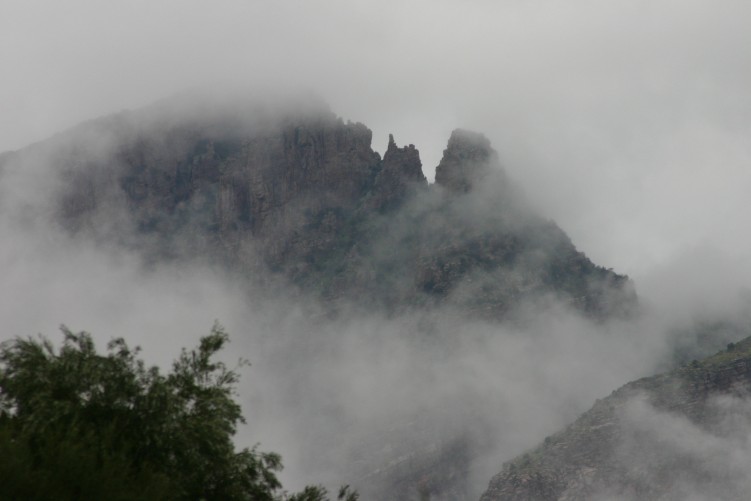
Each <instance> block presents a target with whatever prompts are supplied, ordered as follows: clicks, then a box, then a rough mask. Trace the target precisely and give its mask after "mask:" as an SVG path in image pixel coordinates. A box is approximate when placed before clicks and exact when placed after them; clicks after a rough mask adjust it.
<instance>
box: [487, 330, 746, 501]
mask: <svg viewBox="0 0 751 501" xmlns="http://www.w3.org/2000/svg"><path fill="white" fill-rule="evenodd" d="M750 390H751V337H748V338H745V339H744V340H743V341H741V342H738V343H730V344H728V346H727V349H726V350H723V351H721V352H719V353H717V354H715V355H713V356H710V357H707V358H705V359H703V360H701V361H697V360H693V361H692V362H690V363H688V364H686V365H684V366H682V367H679V368H677V369H675V370H673V371H671V372H668V373H665V374H661V375H658V376H653V377H647V378H643V379H639V380H637V381H634V382H631V383H629V384H627V385H625V386H623V387H622V388H620V389H618V390H616V391H614V392H613V394H612V395H610V396H609V397H607V398H604V399H602V400H598V401H597V403H596V404H595V405H594V406H593V407H592V408H591V409H590V410H589V411H587V412H586V413H584V414H583V415H582V416H581V417H580V418H579V419H577V420H576V421H575V422H574V423H573V424H571V425H570V426H568V427H567V428H566V429H565V430H563V431H561V432H559V433H556V434H554V435H551V436H549V437H547V438H546V439H545V441H544V443H542V444H541V445H540V446H538V447H537V448H535V449H533V450H531V451H529V452H528V453H526V454H524V455H522V456H520V457H518V458H516V459H514V460H513V461H510V462H508V463H506V464H504V465H503V470H502V471H501V472H500V473H499V474H498V475H496V476H495V477H494V478H493V479H492V480H491V482H490V486H489V488H488V490H487V491H486V492H485V493H484V494H483V496H482V498H481V499H482V501H501V500H509V501H510V500H532V499H534V500H539V501H546V500H569V499H596V500H599V499H602V500H606V499H618V500H637V499H638V500H645V499H660V500H668V499H696V500H710V499H722V500H735V499H737V500H740V499H748V488H749V480H748V479H749V475H748V473H749V470H748V468H749V464H751V463H749V458H750V457H751V455H750V454H749V452H751V449H750V448H749V437H748V429H749V425H750V424H751V422H750V421H749V415H750V414H749V404H748V395H749V391H750Z"/></svg>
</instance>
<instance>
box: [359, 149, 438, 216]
mask: <svg viewBox="0 0 751 501" xmlns="http://www.w3.org/2000/svg"><path fill="white" fill-rule="evenodd" d="M427 184H428V181H427V179H426V178H425V175H424V174H423V173H422V162H421V161H420V152H419V151H418V150H417V148H415V145H414V144H410V145H408V146H405V147H403V148H399V147H398V146H397V145H396V142H395V141H394V136H393V134H389V145H388V148H387V149H386V153H385V154H384V155H383V161H382V163H381V171H380V172H379V173H378V177H377V178H376V180H375V184H374V188H373V196H372V198H371V199H370V201H369V205H370V207H371V208H375V209H379V210H383V209H388V208H390V207H394V206H396V205H398V204H399V203H400V202H401V201H402V200H404V198H405V197H406V196H407V193H408V192H409V190H410V189H414V188H415V187H417V186H427Z"/></svg>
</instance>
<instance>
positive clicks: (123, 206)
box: [0, 96, 636, 319]
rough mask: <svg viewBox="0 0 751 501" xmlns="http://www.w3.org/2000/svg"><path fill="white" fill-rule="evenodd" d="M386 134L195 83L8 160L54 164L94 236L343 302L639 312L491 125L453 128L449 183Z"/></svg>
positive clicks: (81, 229)
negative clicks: (523, 188)
mask: <svg viewBox="0 0 751 501" xmlns="http://www.w3.org/2000/svg"><path fill="white" fill-rule="evenodd" d="M371 140H372V132H371V131H370V130H369V129H368V128H367V127H366V126H365V125H363V124H360V123H351V122H346V123H345V122H344V121H343V120H342V119H340V118H338V117H337V116H336V115H334V114H333V113H332V112H331V111H330V110H328V108H327V107H326V106H325V105H324V104H322V103H320V102H319V101H317V100H315V99H307V100H306V99H302V100H284V101H282V102H275V101H269V100H262V99H255V100H254V99H247V100H243V101H241V102H227V101H221V100H213V101H212V100H205V99H198V98H196V97H195V96H183V97H180V98H173V99H168V100H165V101H162V102H160V103H157V104H156V105H153V106H151V107H147V108H144V109H141V110H136V111H130V112H122V113H120V114H116V115H113V116H109V117H105V118H102V119H97V120H93V121H91V122H88V123H85V124H82V125H81V126H79V127H77V128H74V129H72V130H70V131H67V132H66V133H63V134H60V135H58V136H56V137H54V138H52V139H50V140H47V141H43V142H41V143H38V144H35V145H32V146H30V147H28V148H26V149H25V150H21V151H18V152H13V153H10V154H6V155H4V156H2V157H0V173H2V172H6V174H7V173H8V171H13V170H18V169H21V170H23V169H34V168H37V164H40V163H47V164H50V165H52V168H51V169H50V171H49V173H48V174H47V175H48V176H50V177H51V178H52V181H50V183H49V184H51V185H53V186H54V189H51V190H50V192H49V193H48V194H46V195H45V197H44V198H45V200H46V203H47V204H48V207H47V209H46V212H45V213H46V214H49V213H52V214H54V218H55V219H56V220H57V222H58V223H59V224H60V225H62V226H63V227H64V228H65V229H66V230H67V231H69V232H71V233H73V234H75V235H77V236H81V237H86V238H92V239H94V240H96V241H99V242H106V243H108V244H111V243H112V242H117V244H118V245H123V246H126V247H129V248H133V249H138V251H139V252H140V253H141V254H142V255H143V256H144V258H145V259H146V260H147V261H148V262H158V261H159V260H165V259H167V260H174V259H202V260H204V261H208V262H211V263H213V264H215V265H216V264H219V265H221V266H224V267H226V268H227V269H229V270H231V271H232V272H233V273H240V274H243V275H245V276H247V277H248V279H249V280H250V281H252V282H254V283H259V284H265V285H266V286H267V287H269V288H270V289H271V288H272V286H274V284H277V285H278V284H283V285H282V287H283V288H284V291H285V292H284V293H285V294H291V292H290V291H292V290H294V291H296V294H301V295H304V296H306V297H311V296H312V297H316V298H319V299H323V300H324V301H325V302H326V303H327V304H329V305H338V304H342V303H346V304H350V305H352V304H356V305H360V306H364V307H366V308H369V309H372V308H381V309H383V310H384V311H389V312H396V311H399V310H404V309H407V308H425V307H427V308H430V307H434V306H442V307H447V306H448V307H454V308H457V309H458V310H459V311H461V312H463V313H464V314H468V315H473V316H481V317H483V318H494V319H501V318H508V317H509V316H510V315H512V314H513V312H514V310H515V309H517V308H518V307H519V306H520V305H522V304H524V303H528V302H529V301H532V300H534V301H540V300H542V301H546V300H550V299H555V300H560V301H563V302H564V303H566V304H569V305H571V306H572V307H573V308H575V309H578V310H579V311H581V312H583V313H585V314H586V315H589V316H592V317H595V318H606V317H608V316H612V315H625V314H628V312H630V311H632V310H633V308H634V306H635V304H636V296H635V294H634V292H633V288H632V286H631V284H630V281H629V280H628V279H627V277H625V276H622V275H618V274H616V273H614V272H613V271H612V270H609V269H605V268H603V267H600V266H597V265H595V264H594V263H592V262H591V261H590V260H589V259H588V258H587V257H586V256H585V255H584V254H583V253H582V252H580V251H578V250H577V249H576V247H575V246H574V245H573V243H572V242H571V241H570V239H569V238H568V237H567V235H566V234H565V233H564V232H563V231H562V230H561V229H560V228H558V226H556V224H555V223H553V222H551V221H549V220H547V219H545V218H543V217H540V216H539V215H537V214H536V213H535V212H534V211H533V210H531V209H530V208H529V207H527V205H526V203H525V202H524V201H523V199H522V197H521V196H520V195H519V190H518V188H517V187H515V186H514V185H513V183H512V182H511V181H510V180H509V179H508V177H507V175H506V173H505V172H504V170H503V168H502V167H501V165H500V162H499V159H498V155H497V153H496V152H495V151H494V150H493V149H492V147H491V146H490V143H489V141H488V140H487V139H486V138H485V137H484V136H482V135H481V134H477V133H474V132H469V131H464V130H456V131H454V132H453V133H452V134H451V137H450V138H449V141H448V145H447V147H446V149H445V150H444V154H443V158H442V160H441V162H440V164H439V165H438V166H437V168H436V176H435V179H436V182H435V183H434V184H429V183H428V182H427V181H426V178H425V176H424V174H423V172H422V165H421V161H420V157H419V152H418V150H417V149H416V148H415V147H414V146H413V145H411V144H410V145H408V146H404V147H399V146H397V144H396V142H395V140H394V138H393V137H390V138H389V143H388V148H387V150H386V152H385V153H384V155H383V157H381V156H380V155H379V154H378V153H377V152H375V151H374V150H373V149H372V147H371ZM290 286H291V287H290ZM332 307H333V306H332Z"/></svg>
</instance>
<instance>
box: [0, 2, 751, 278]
mask: <svg viewBox="0 0 751 501" xmlns="http://www.w3.org/2000/svg"><path fill="white" fill-rule="evenodd" d="M749 20H751V2H748V1H741V0H739V1H734V0H723V1H716V0H715V1H711V0H704V1H700V0H674V1H668V0H612V1H608V2H602V1H597V0H569V1H566V2H561V1H552V0H551V1H545V0H530V1H521V0H494V1H490V0H462V1H458V0H457V1H451V0H418V1H389V0H385V1H384V0H379V1H372V0H346V1H345V0H331V1H313V0H308V1H287V0H273V1H271V0H268V1H254V0H242V1H214V2H206V1H193V0H179V1H178V0H175V1H153V0H150V1H135V0H129V1H121V2H115V1H109V2H101V1H94V0H91V1H84V0H68V1H66V2H53V1H29V0H24V1H17V0H3V1H2V2H0V68H2V70H0V74H1V75H2V79H0V151H2V150H8V149H16V148H20V147H23V146H24V145H26V144H28V143H30V142H33V141H36V140H39V139H43V138H45V137H47V136H49V135H51V134H53V133H55V132H57V131H60V130H62V129H64V128H66V127H69V126H72V125H75V124H76V123H78V122H80V121H82V120H85V119H87V118H93V117H96V116H101V115H104V114H108V113H111V112H115V111H118V110H121V109H124V108H133V107H139V106H143V105H146V104H148V103H150V102H152V101H154V100H157V99H159V98H161V97H164V96H168V95H170V94H172V93H175V92H178V91H180V90H183V89H185V88H191V87H194V86H205V85H213V84H216V83H220V82H221V83H226V82H230V83H234V84H248V85H254V84H256V83H258V82H259V81H260V82H262V83H266V84H268V83H271V84H273V85H282V84H283V85H287V86H293V87H294V86H301V87H304V88H309V89H312V90H313V91H315V92H317V93H319V94H320V95H322V96H323V97H324V98H325V99H326V100H327V101H328V102H329V103H330V105H331V107H332V109H333V110H334V111H335V112H336V113H338V114H339V115H341V116H342V117H343V118H345V119H351V120H354V121H361V122H364V123H365V124H367V125H368V126H369V127H371V128H372V129H373V131H374V147H375V149H376V150H378V151H380V152H383V150H384V149H385V146H386V143H387V138H388V133H390V132H393V133H394V135H395V138H396V141H397V143H398V144H404V143H414V144H415V145H416V146H417V147H418V149H419V150H420V152H421V156H422V159H423V163H424V166H425V171H426V174H427V175H428V177H429V178H431V177H432V175H433V174H432V172H433V169H434V167H435V165H436V164H437V162H438V160H439V159H440V156H441V152H442V149H443V148H444V147H445V143H446V140H447V138H448V135H449V133H450V131H451V130H452V129H453V128H455V127H466V128H472V129H476V130H479V131H481V132H483V133H485V134H486V135H487V136H488V137H489V138H490V139H491V141H492V142H493V144H494V146H495V147H496V149H497V150H498V151H499V153H500V155H501V158H502V159H503V161H504V163H505V165H506V168H507V170H508V171H509V173H510V175H511V176H512V177H513V178H514V179H516V180H517V181H518V182H519V184H520V185H521V186H523V188H524V189H525V191H526V192H527V193H528V195H529V196H530V197H531V198H532V199H533V200H534V201H536V202H537V203H538V204H540V205H541V206H542V208H543V210H544V211H545V212H546V213H547V215H549V216H550V217H552V218H553V219H555V220H556V221H557V222H558V223H559V224H560V225H561V226H562V227H563V228H564V229H565V230H566V231H567V232H568V233H569V234H570V235H571V236H572V239H573V241H574V242H575V244H576V245H577V246H578V247H579V248H580V249H581V250H583V251H585V252H586V253H587V254H588V255H590V256H591V257H592V258H593V259H594V260H595V261H596V262H597V263H598V264H601V265H603V266H606V267H613V268H615V269H616V270H617V271H620V272H624V273H628V274H629V275H631V276H633V277H635V278H636V279H637V287H639V284H640V282H641V283H642V284H648V282H649V281H650V280H651V281H652V282H655V281H657V282H663V281H664V280H665V277H668V278H669V277H670V273H671V272H670V269H669V268H666V266H668V265H669V264H670V263H675V262H677V261H679V260H683V261H682V262H685V263H688V264H689V265H690V266H691V267H695V268H696V269H697V270H699V271H700V273H698V274H697V277H696V278H695V279H694V280H695V281H697V282H698V284H705V283H706V282H707V281H712V280H713V277H714V276H715V274H716V273H717V272H718V271H717V270H716V269H715V268H716V266H717V264H718V263H720V262H721V263H724V265H723V267H722V269H724V270H725V271H724V272H723V273H725V274H726V275H727V276H724V278H728V276H729V277H730V278H731V279H732V280H733V281H735V282H737V284H738V285H742V284H743V283H745V280H746V279H747V278H748V272H749V270H750V267H749V265H748V264H749V256H751V237H749V232H748V223H747V214H748V209H749V203H750V202H749V197H748V195H747V194H748V193H749V192H751V134H749V133H750V132H751V30H749V29H748V28H749ZM685 269H686V268H685V267H682V268H680V270H681V271H680V274H681V275H682V276H683V275H685ZM673 272H674V273H678V271H676V270H675V269H674V270H673ZM719 272H722V270H719ZM654 277H659V278H658V279H655V278H654ZM724 284H725V282H723V286H724ZM642 287H648V285H643V286H642Z"/></svg>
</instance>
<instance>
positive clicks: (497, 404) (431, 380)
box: [0, 131, 743, 499]
mask: <svg viewBox="0 0 751 501" xmlns="http://www.w3.org/2000/svg"><path fill="white" fill-rule="evenodd" d="M122 133H123V131H119V132H118V134H122ZM124 133H125V134H128V132H127V131H125V132H124ZM64 139H65V138H64V137H63V138H61V139H60V140H64ZM85 139H86V143H87V144H89V145H94V146H95V147H96V148H98V149H100V150H101V151H100V152H99V153H97V154H101V155H103V156H105V157H106V155H107V154H108V152H109V148H110V144H111V141H112V140H113V139H112V138H111V137H109V136H107V134H106V133H105V134H104V135H101V134H98V135H96V136H94V137H88V138H85ZM24 158H25V160H24V162H25V163H24V164H23V165H21V166H19V165H17V164H15V163H14V161H10V162H8V163H6V165H5V167H4V170H3V172H2V173H1V174H0V176H1V177H0V193H2V198H0V200H2V221H1V222H0V231H1V232H2V234H1V237H2V241H3V242H4V243H5V244H4V246H3V248H2V250H1V252H0V269H2V270H4V274H5V275H4V280H3V282H2V291H1V292H0V295H1V297H2V301H0V315H1V316H2V318H3V319H4V320H5V325H6V334H5V335H4V337H5V338H9V337H11V336H15V335H33V334H35V333H37V332H41V333H44V334H45V335H47V336H50V337H52V338H53V339H54V331H55V330H56V327H57V325H59V324H60V323H65V324H66V325H67V326H69V327H70V328H72V329H73V330H79V329H82V330H87V331H90V332H92V333H93V334H94V336H95V338H96V339H97V340H98V342H99V345H100V346H104V344H105V343H106V341H108V340H109V339H110V338H112V337H120V336H121V337H124V338H125V339H126V340H128V342H129V343H131V344H133V345H135V344H138V345H141V346H142V347H143V348H144V356H145V358H146V359H147V361H150V362H153V363H158V364H160V365H167V364H168V363H169V362H170V361H171V359H172V357H174V356H175V355H176V353H177V351H178V350H179V348H180V347H182V346H190V345H192V344H195V342H196V340H197V339H198V337H200V336H201V335H204V334H205V333H207V332H208V330H209V328H210V326H211V324H212V322H213V320H214V319H218V320H220V321H221V322H222V323H223V324H224V325H225V326H226V328H227V330H228V331H229V332H230V333H231V335H232V340H233V341H232V345H231V351H230V352H228V353H227V354H225V356H226V357H227V359H228V361H229V362H232V360H233V358H237V357H243V358H247V359H248V360H250V362H251V363H252V367H251V368H250V369H247V370H245V372H244V374H243V381H242V384H241V387H240V400H241V402H242V404H243V408H244V413H245V416H246V417H247V419H248V426H247V427H245V428H244V429H242V430H241V433H240V435H239V436H238V442H239V443H240V444H241V445H243V446H245V445H252V444H254V443H256V442H261V444H262V447H263V448H264V449H267V450H275V451H278V452H280V453H281V454H282V455H283V457H284V460H285V464H286V470H285V473H284V474H283V478H284V479H285V485H288V486H289V487H290V488H291V489H293V490H294V489H296V488H298V487H300V486H302V485H305V484H308V483H311V482H324V483H326V484H327V485H330V486H334V485H338V484H341V483H351V484H353V485H355V486H357V487H360V488H361V489H364V492H366V493H367V492H368V489H369V488H371V489H372V488H378V486H380V485H381V484H379V482H382V481H383V479H382V478H380V477H378V475H374V471H378V470H379V469H380V470H383V471H390V472H392V473H393V472H397V473H398V471H399V468H401V467H402V466H401V465H404V466H405V467H406V468H409V467H412V466H413V464H414V461H417V460H419V459H420V458H419V454H420V453H423V452H424V451H432V450H441V449H442V448H450V447H451V446H452V444H453V443H454V441H456V440H457V437H458V439H461V443H462V444H468V445H467V449H466V450H464V449H462V453H463V454H466V455H467V460H468V464H469V472H468V474H467V478H466V482H465V484H463V485H462V486H461V487H462V488H464V489H466V495H467V496H468V498H470V499H471V498H476V497H478V496H479V494H480V493H481V492H482V491H483V490H484V488H485V486H486V485H487V481H488V479H489V478H490V477H491V476H492V475H493V474H494V473H496V472H497V471H498V469H499V468H500V465H501V464H502V462H503V461H506V460H509V459H511V458H513V457H515V456H516V455H518V454H519V453H521V452H523V451H524V450H526V449H528V448H529V447H531V446H533V445H535V444H536V443H537V442H539V440H540V438H541V437H544V436H546V435H548V434H550V433H552V432H554V431H555V430H557V429H559V428H560V427H562V426H563V425H565V424H567V423H568V422H570V421H572V420H573V419H575V418H576V417H577V416H578V415H579V414H580V413H581V412H583V411H584V410H586V409H587V408H588V407H589V406H590V405H591V403H592V401H593V400H594V399H595V398H597V397H600V396H602V395H605V394H607V393H608V392H610V391H611V390H612V389H614V388H616V387H618V386H620V385H621V384H623V383H624V382H626V381H629V380H632V379H635V378H637V377H639V376H643V375H648V374H652V373H654V372H656V371H657V370H658V369H661V368H664V367H667V366H669V364H670V363H671V357H672V352H673V350H674V348H675V346H676V343H677V341H676V339H678V340H680V339H684V338H681V337H680V336H678V338H676V336H677V334H676V329H678V332H684V331H685V329H686V328H687V327H690V326H691V325H692V323H693V322H694V320H695V319H694V318H692V317H691V315H689V314H688V312H689V311H692V310H691V309H692V308H693V306H692V305H693V303H692V301H697V298H699V299H701V296H696V295H687V299H684V298H682V297H681V296H677V297H674V298H672V299H671V301H670V302H669V303H668V302H666V303H667V304H669V305H670V306H671V307H670V308H660V306H661V305H660V304H656V305H649V304H647V305H645V308H644V311H643V314H642V315H641V316H640V317H638V318H635V319H631V320H623V319H621V320H613V321H610V322H607V323H604V322H602V321H594V320H591V319H587V318H584V317H583V316H581V314H580V313H578V312H576V311H573V310H571V309H570V308H569V307H568V306H566V305H564V304H558V303H557V302H555V301H552V300H550V298H545V300H544V301H540V302H533V303H530V304H525V305H523V307H522V308H520V310H519V311H520V313H519V314H518V315H517V316H516V317H515V318H514V321H513V322H507V323H504V324H499V323H491V322H487V321H481V320H472V319H467V318H466V316H461V315H458V314H457V312H456V311H454V310H452V309H450V308H448V309H445V310H440V309H438V310H425V311H414V312H408V313H403V314H400V315H398V316H393V315H386V314H384V313H380V312H379V311H363V309H361V308H352V309H349V308H348V307H346V305H345V306H344V307H342V308H341V309H340V311H338V314H337V315H336V316H335V317H332V316H331V315H330V314H329V313H328V311H327V310H328V308H327V306H326V305H324V304H320V303H318V302H317V301H315V300H312V299H306V298H304V297H300V296H299V295H297V294H296V295H294V297H290V296H288V295H285V294H284V290H283V289H282V290H281V292H282V293H281V294H279V293H278V292H279V290H277V289H274V292H272V293H270V292H269V291H268V290H264V289H262V288H258V287H256V286H253V285H252V284H251V285H249V284H248V283H247V282H246V281H245V280H243V279H242V277H240V276H237V275H233V274H231V273H228V272H227V270H225V269H222V268H221V267H217V266H214V265H212V264H211V263H207V262H203V261H191V262H190V263H189V265H186V264H185V263H184V262H180V261H173V262H154V261H152V260H144V256H143V255H142V254H140V253H139V252H138V250H137V249H135V250H134V249H130V250H128V247H127V246H126V247H123V246H120V245H114V244H112V243H111V242H107V241H101V240H99V241H97V240H90V239H88V238H87V237H86V236H85V234H78V235H76V236H72V235H71V234H70V233H68V232H65V231H63V230H61V228H60V227H59V226H57V225H55V224H52V223H50V222H49V219H50V216H51V213H52V211H54V203H53V202H54V200H56V197H55V194H56V192H57V190H58V189H59V188H60V182H61V181H60V180H59V179H58V176H57V175H56V169H58V168H59V164H58V163H57V161H58V159H59V158H58V157H55V156H51V157H46V156H45V153H44V150H40V153H39V154H38V155H37V156H32V157H24ZM490 186H491V187H492V185H490ZM492 194H493V193H490V195H492ZM479 200H480V201H482V200H483V199H482V198H481V199H479ZM481 205H482V207H478V206H476V205H472V204H470V205H469V206H467V207H464V208H463V209H462V210H463V211H465V212H464V215H465V216H466V217H468V218H472V217H475V216H477V215H478V214H481V213H485V212H487V210H488V206H487V205H484V204H481ZM490 207H492V205H491V206H490ZM500 208H501V206H499V209H500ZM103 223H104V224H106V223H107V220H106V217H105V219H102V220H98V221H97V224H103ZM120 237H122V239H123V240H124V241H126V242H127V241H129V238H128V236H127V235H120ZM681 271H682V270H675V273H680V272H681ZM710 292H715V291H713V290H711V291H710ZM707 299H709V298H707ZM737 304H738V305H740V306H742V304H743V303H742V302H739V303H737ZM704 305H705V311H704V312H702V316H701V318H710V319H711V318H723V319H728V318H730V319H734V318H735V316H734V315H736V308H734V307H733V304H731V303H728V302H725V301H714V302H712V301H709V300H707V301H706V302H705V303H704ZM740 306H739V307H740ZM687 335H688V336H689V338H688V341H686V343H687V344H688V345H689V348H691V349H694V348H695V346H694V344H695V343H694V340H693V339H692V338H690V333H689V334H687ZM637 421H639V420H637ZM639 422H640V421H639ZM637 424H638V423H637ZM647 424H649V422H647Z"/></svg>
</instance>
